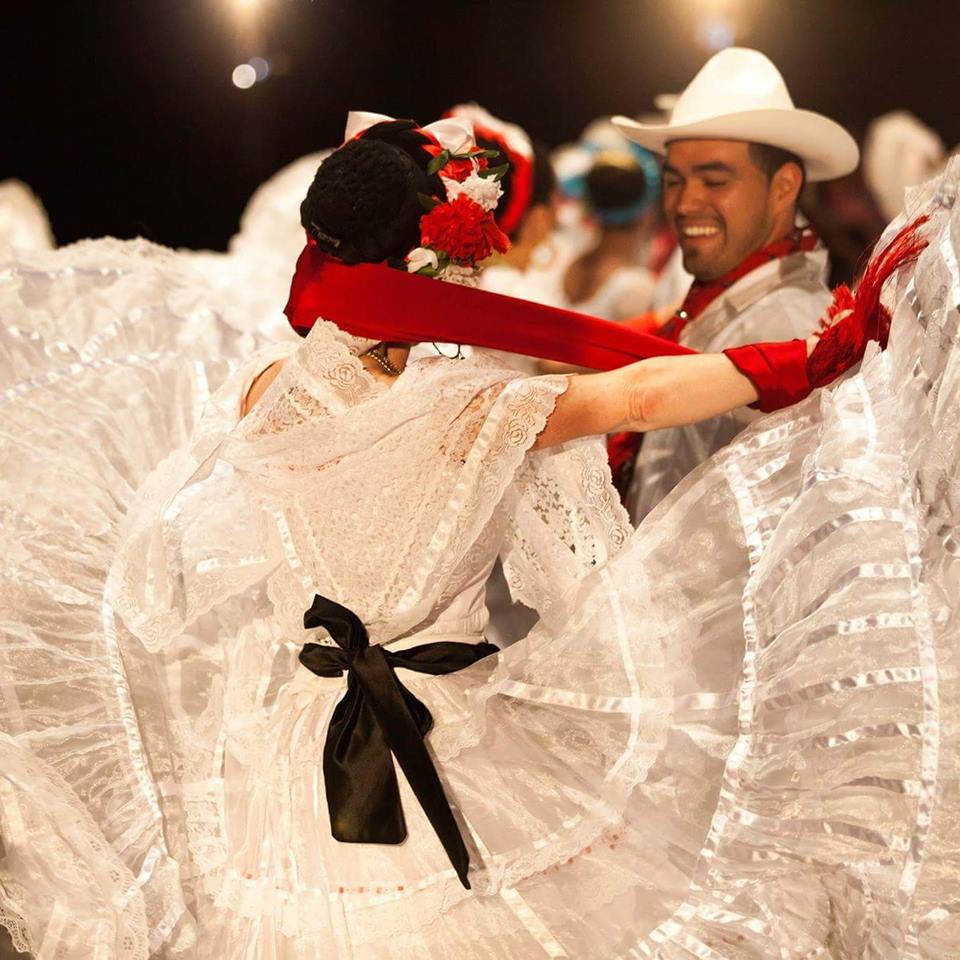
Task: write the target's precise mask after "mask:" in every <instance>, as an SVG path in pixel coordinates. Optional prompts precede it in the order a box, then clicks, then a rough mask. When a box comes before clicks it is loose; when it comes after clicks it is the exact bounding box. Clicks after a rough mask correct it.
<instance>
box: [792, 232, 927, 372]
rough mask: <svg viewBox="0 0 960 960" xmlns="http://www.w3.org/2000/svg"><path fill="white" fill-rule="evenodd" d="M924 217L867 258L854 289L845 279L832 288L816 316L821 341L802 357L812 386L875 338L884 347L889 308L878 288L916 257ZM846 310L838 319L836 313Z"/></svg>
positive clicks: (854, 359) (855, 359) (922, 243)
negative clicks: (821, 317)
mask: <svg viewBox="0 0 960 960" xmlns="http://www.w3.org/2000/svg"><path fill="white" fill-rule="evenodd" d="M928 219H929V217H927V216H922V217H917V219H916V220H914V221H913V222H912V223H908V224H907V225H906V226H905V227H904V228H903V229H902V230H901V231H900V232H899V233H898V234H897V235H896V236H895V237H894V238H893V239H892V240H891V241H890V243H888V244H887V246H886V247H884V249H883V250H882V251H881V252H880V253H879V254H877V255H875V256H873V257H871V258H870V262H869V263H868V264H867V269H866V270H864V272H863V276H862V277H861V278H860V283H859V284H858V285H857V290H856V293H851V292H850V288H849V287H848V286H847V285H846V284H845V283H844V284H841V285H840V286H839V287H837V288H836V290H834V291H833V302H832V303H831V304H830V306H829V307H828V308H827V317H826V319H824V320H821V321H820V325H821V332H820V342H819V343H818V344H817V346H816V348H815V349H814V351H813V353H812V354H811V355H810V359H809V360H808V361H807V376H808V377H809V379H810V383H811V385H812V386H814V387H822V386H824V385H826V384H828V383H831V382H833V381H834V380H836V378H837V377H839V376H840V374H842V373H844V372H845V371H847V370H849V369H850V368H851V367H852V366H854V365H855V364H857V363H859V362H860V360H861V359H862V357H863V352H864V350H866V348H867V342H868V341H870V340H877V341H878V342H879V343H880V346H881V347H886V345H887V340H888V338H889V336H890V321H891V317H890V311H889V310H887V308H886V307H884V306H883V304H881V303H880V293H881V291H882V290H883V285H884V283H886V281H887V280H888V279H889V277H890V276H891V275H892V274H893V273H895V272H896V271H897V270H899V269H900V267H902V266H903V265H904V264H906V263H910V262H911V261H912V260H916V259H917V257H919V256H920V254H921V252H922V251H923V250H924V248H925V247H926V246H927V242H928V241H927V240H926V239H925V238H924V237H921V236H920V235H919V229H920V227H921V226H923V224H925V223H926V222H927V220H928ZM845 310H849V311H850V313H848V314H847V316H846V317H844V318H843V319H842V320H840V321H839V322H837V321H836V317H837V316H838V315H839V314H841V313H842V312H843V311H845Z"/></svg>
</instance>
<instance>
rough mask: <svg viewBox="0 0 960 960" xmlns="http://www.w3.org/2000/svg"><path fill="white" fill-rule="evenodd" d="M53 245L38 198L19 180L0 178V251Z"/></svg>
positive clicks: (7, 252) (9, 253) (46, 217)
mask: <svg viewBox="0 0 960 960" xmlns="http://www.w3.org/2000/svg"><path fill="white" fill-rule="evenodd" d="M56 245H57V243H56V241H55V240H54V238H53V231H52V230H51V229H50V218H49V217H48V216H47V211H46V210H45V209H44V207H43V203H42V202H41V200H40V198H39V197H38V196H37V195H36V194H35V193H34V192H33V191H32V190H31V189H30V188H29V187H28V186H27V185H26V184H25V183H23V181H21V180H15V179H9V180H0V255H3V256H10V255H11V253H12V252H13V251H14V250H52V249H53V248H54V247H55V246H56Z"/></svg>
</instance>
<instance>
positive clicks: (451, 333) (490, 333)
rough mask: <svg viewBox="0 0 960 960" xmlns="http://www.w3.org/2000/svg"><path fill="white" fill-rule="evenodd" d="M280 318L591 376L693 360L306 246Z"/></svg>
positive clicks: (656, 342)
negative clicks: (552, 364)
mask: <svg viewBox="0 0 960 960" xmlns="http://www.w3.org/2000/svg"><path fill="white" fill-rule="evenodd" d="M284 313H285V314H286V315H287V318H288V319H289V321H290V325H291V326H292V327H293V328H294V329H295V330H296V331H297V332H298V333H300V334H301V335H303V336H306V334H307V333H308V332H309V330H310V328H311V327H312V326H313V324H314V323H315V322H316V320H317V318H318V317H322V318H323V319H324V320H330V321H332V322H333V323H335V324H336V325H337V326H338V327H340V329H341V330H345V331H346V332H347V333H350V334H353V335H354V336H357V337H364V338H366V339H369V340H378V341H385V342H390V343H429V342H431V341H438V342H444V343H465V344H471V345H472V346H476V347H490V348H493V349H496V350H508V351H510V352H511V353H520V354H524V355H526V356H529V357H542V358H544V359H547V360H557V361H559V362H561V363H571V364H576V365H577V366H582V367H589V368H590V369H593V370H611V369H614V368H615V367H622V366H624V365H625V364H628V363H633V362H634V361H635V360H643V359H646V358H648V357H659V356H665V355H669V354H685V353H695V352H696V351H693V350H690V349H689V348H687V347H682V346H680V345H679V344H676V343H671V342H670V341H668V340H664V339H662V338H661V337H655V336H652V335H650V334H646V333H639V332H637V331H634V330H630V329H628V328H626V327H623V326H621V325H620V324H617V323H612V322H610V321H609V320H601V319H599V318H597V317H591V316H587V315H586V314H583V313H575V312H573V311H571V310H560V309H557V308H556V307H547V306H543V305H542V304H537V303H531V302H530V301H528V300H519V299H517V298H515V297H506V296H503V295H502V294H497V293H489V292H488V291H486V290H478V289H476V288H473V287H464V286H460V285H457V284H453V283H439V282H437V281H436V280H432V279H430V278H429V277H421V276H418V275H417V274H412V273H405V272H403V271H402V270H396V269H394V268H392V267H388V266H386V265H385V264H379V263H377V264H374V263H361V264H357V265H356V266H352V267H349V266H347V265H346V264H344V263H343V262H342V261H340V260H338V259H336V258H335V257H331V256H329V255H327V254H325V253H323V252H321V251H320V250H319V249H318V248H317V247H315V246H310V245H308V246H306V247H304V249H303V252H302V253H301V254H300V259H299V260H298V261H297V271H296V273H295V274H294V277H293V283H292V284H291V287H290V299H289V300H288V301H287V305H286V307H285V308H284Z"/></svg>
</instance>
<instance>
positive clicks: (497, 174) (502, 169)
mask: <svg viewBox="0 0 960 960" xmlns="http://www.w3.org/2000/svg"><path fill="white" fill-rule="evenodd" d="M509 169H510V164H509V163H501V164H500V166H499V167H487V169H486V170H481V171H480V176H481V177H486V178H487V179H489V178H490V177H493V179H494V180H502V179H503V176H504V174H505V173H506V172H507V171H508V170H509Z"/></svg>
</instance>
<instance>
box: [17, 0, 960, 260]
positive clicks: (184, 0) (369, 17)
mask: <svg viewBox="0 0 960 960" xmlns="http://www.w3.org/2000/svg"><path fill="white" fill-rule="evenodd" d="M718 12H719V13H720V14H722V15H724V16H726V17H727V19H728V21H729V22H730V23H731V24H732V25H734V27H735V29H736V42H737V43H739V44H743V45H746V46H753V47H756V48H758V49H760V50H762V51H763V52H764V53H766V54H767V55H768V56H770V57H771V58H772V59H773V60H774V62H775V63H777V65H778V66H779V67H780V69H781V71H782V72H783V74H784V76H785V78H786V80H787V83H788V85H789V87H790V89H791V93H792V94H793V98H794V100H795V102H796V103H797V105H798V106H802V107H807V108H810V109H815V110H820V111H822V112H824V113H827V114H829V115H830V116H833V117H834V118H836V119H837V120H839V121H840V122H842V123H844V124H845V125H846V126H848V127H849V128H850V129H851V130H852V131H853V132H854V134H855V135H858V136H859V134H860V133H861V132H862V130H863V128H864V127H865V126H866V124H867V123H868V122H869V120H870V119H871V118H872V117H874V116H875V115H877V114H879V113H882V112H884V111H887V110H890V109H894V108H906V109H909V110H912V111H913V112H915V113H916V114H917V115H918V116H919V117H920V118H921V119H922V120H923V121H924V122H926V123H927V124H929V125H931V126H933V127H934V128H936V129H937V130H938V131H939V132H940V134H941V135H942V136H943V138H944V140H945V141H946V143H947V145H948V147H952V146H953V145H955V144H956V143H957V141H960V66H958V55H960V44H958V36H960V30H958V27H960V3H957V2H956V0H954V2H935V0H915V2H906V0H670V2H649V0H552V2H547V0H527V2H524V0H474V2H457V0H437V2H432V3H431V2H427V0H400V2H397V0H393V2H385V0H246V5H245V4H244V2H243V0H149V2H148V0H128V2H125V3H121V2H114V3H99V2H96V0H82V2H73V3H62V4H56V3H46V4H44V3H17V4H6V5H5V7H4V12H3V20H4V28H5V29H4V34H5V39H6V40H7V43H6V44H5V45H4V46H5V52H4V55H3V57H2V58H0V62H2V67H0V69H2V71H3V73H4V74H6V76H5V79H4V98H3V110H4V113H5V114H6V116H7V118H8V121H7V123H5V124H4V126H5V134H4V137H3V141H4V144H3V148H2V149H3V150H4V154H5V156H4V159H3V164H2V168H0V177H6V176H17V177H19V178H21V179H23V180H25V181H26V182H27V183H28V184H30V186H31V187H33V189H34V190H35V191H36V192H37V193H38V194H39V196H40V198H41V199H42V200H43V202H44V204H45V205H46V207H47V210H48V211H49V213H50V217H51V220H52V225H53V230H54V233H55V234H56V237H57V239H58V241H59V242H60V243H67V242H70V241H73V240H76V239H79V238H81V237H86V236H99V235H102V234H112V235H114V236H120V237H129V236H135V235H137V234H141V235H143V236H146V237H149V238H150V239H153V240H156V241H159V242H161V243H164V244H168V245H172V246H189V247H209V248H214V249H223V248H224V246H225V244H226V242H227V240H228V239H229V237H230V235H231V234H232V233H233V232H234V231H235V230H236V228H237V224H238V220H239V216H240V213H241V212H242V209H243V206H244V204H245V202H246V200H247V199H248V198H249V196H250V194H251V193H252V192H253V190H254V189H255V188H256V187H257V186H258V184H260V183H261V182H262V181H263V180H265V179H266V178H267V177H268V176H269V175H270V174H271V173H273V172H274V171H275V170H276V169H278V168H279V167H281V166H283V165H284V164H286V163H288V162H289V161H291V160H293V159H295V158H297V157H299V156H301V155H303V154H305V153H309V152H311V151H314V150H317V149H320V148H322V147H326V146H330V145H334V144H336V143H338V142H339V140H340V135H341V133H342V129H343V121H344V117H345V114H346V111H347V110H348V109H350V108H360V109H369V110H375V111H378V112H382V113H389V114H394V115H397V116H412V117H414V118H415V119H417V120H419V121H421V122H428V121H429V120H432V119H435V118H436V117H437V116H438V115H439V114H440V113H442V111H443V110H444V108H446V107H447V106H449V105H451V104H453V103H456V102H458V101H462V100H468V99H476V100H477V101H479V102H480V103H482V104H483V105H485V106H486V107H487V108H488V109H490V110H491V111H493V112H494V113H496V114H499V115H500V116H502V117H504V118H506V119H511V120H515V121H517V122H519V123H520V124H522V125H523V126H525V127H526V128H527V129H528V130H529V131H530V132H531V133H532V134H533V135H534V136H537V137H539V138H540V139H542V140H545V141H546V142H547V143H550V144H553V145H555V144H558V143H561V142H564V141H566V140H570V139H574V138H576V136H577V134H578V133H579V131H580V130H581V129H582V128H583V126H585V124H586V123H587V122H589V121H590V120H591V119H593V118H594V117H596V116H598V115H601V114H605V113H617V112H624V113H631V112H634V113H635V112H639V111H644V110H649V109H650V108H651V106H652V98H653V96H654V95H655V94H656V93H658V92H661V91H678V90H680V89H682V88H683V86H684V85H685V84H686V83H687V82H688V81H689V80H690V78H691V77H692V76H693V74H694V72H695V71H696V70H697V69H698V68H699V67H700V66H701V64H702V63H703V62H704V61H705V60H706V58H707V56H708V55H709V52H710V51H709V50H708V49H707V48H706V46H705V45H704V42H703V41H702V39H698V26H699V29H700V32H702V25H703V23H704V20H705V19H706V18H707V17H709V16H713V15H716V14H717V13H718ZM253 55H263V56H265V57H267V58H269V59H270V60H271V61H272V64H273V73H272V75H271V76H270V77H268V79H267V80H266V81H264V82H263V83H258V84H256V85H255V86H254V87H253V88H252V89H249V90H239V89H237V88H236V87H234V86H233V84H232V82H231V73H232V70H233V68H234V66H235V65H236V64H238V63H241V62H243V61H245V60H246V59H247V58H248V57H250V56H253Z"/></svg>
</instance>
